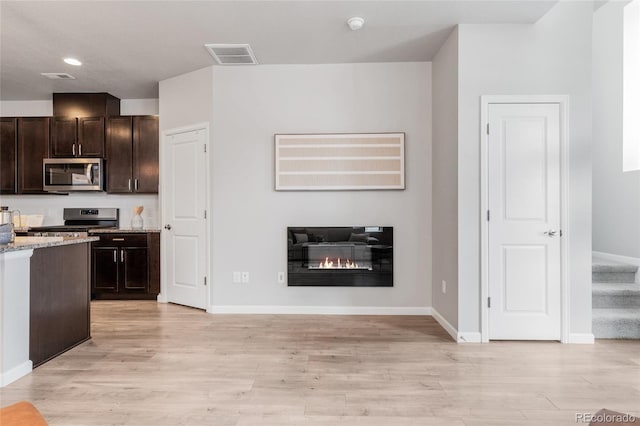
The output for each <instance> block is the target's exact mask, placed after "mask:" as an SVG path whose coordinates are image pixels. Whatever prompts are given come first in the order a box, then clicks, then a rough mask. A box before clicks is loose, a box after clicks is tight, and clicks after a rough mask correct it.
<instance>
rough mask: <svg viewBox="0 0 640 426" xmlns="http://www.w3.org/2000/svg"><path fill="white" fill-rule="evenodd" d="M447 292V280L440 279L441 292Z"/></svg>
mask: <svg viewBox="0 0 640 426" xmlns="http://www.w3.org/2000/svg"><path fill="white" fill-rule="evenodd" d="M446 292H447V282H446V281H445V280H442V294H446Z"/></svg>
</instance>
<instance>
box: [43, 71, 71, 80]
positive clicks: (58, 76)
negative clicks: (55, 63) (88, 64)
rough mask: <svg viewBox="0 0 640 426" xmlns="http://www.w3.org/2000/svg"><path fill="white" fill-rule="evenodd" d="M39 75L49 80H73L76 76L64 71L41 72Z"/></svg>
mask: <svg viewBox="0 0 640 426" xmlns="http://www.w3.org/2000/svg"><path fill="white" fill-rule="evenodd" d="M40 75H41V76H43V77H47V78H50V79H51V80H75V79H76V78H75V77H74V76H72V75H71V74H68V73H66V72H42V73H40Z"/></svg>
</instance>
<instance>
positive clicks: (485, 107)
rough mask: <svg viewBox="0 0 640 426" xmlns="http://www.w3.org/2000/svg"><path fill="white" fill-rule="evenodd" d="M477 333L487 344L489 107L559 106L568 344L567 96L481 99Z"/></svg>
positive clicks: (563, 323)
mask: <svg viewBox="0 0 640 426" xmlns="http://www.w3.org/2000/svg"><path fill="white" fill-rule="evenodd" d="M480 104H481V106H480V213H481V226H480V333H481V339H482V342H483V343H487V342H489V307H488V306H487V300H488V297H489V221H488V220H487V217H486V214H487V213H486V212H487V210H489V170H488V168H489V149H488V142H489V135H488V134H487V125H488V123H489V105H490V104H558V105H559V107H560V229H562V234H563V236H562V238H561V239H560V245H561V247H560V253H561V254H560V257H561V259H560V268H561V271H562V272H561V277H560V287H561V296H560V297H561V301H560V309H561V310H562V312H561V314H560V318H561V342H562V343H568V342H569V308H570V304H569V236H570V235H571V234H570V232H569V143H570V140H569V96H567V95H488V96H487V95H485V96H481V97H480Z"/></svg>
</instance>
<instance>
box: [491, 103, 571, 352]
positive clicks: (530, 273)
mask: <svg viewBox="0 0 640 426" xmlns="http://www.w3.org/2000/svg"><path fill="white" fill-rule="evenodd" d="M488 119H489V136H488V161H489V163H488V185H489V187H488V191H489V192H488V195H489V214H490V218H489V225H488V226H489V233H488V250H489V252H488V255H489V256H488V267H489V269H488V274H489V297H490V308H489V338H490V339H508V340H560V338H561V326H562V324H561V295H562V292H561V290H562V289H561V283H562V257H561V256H562V253H561V235H562V232H561V229H560V225H561V220H560V218H561V175H560V160H561V156H560V153H561V146H560V106H559V105H558V104H552V103H550V104H490V105H489V108H488Z"/></svg>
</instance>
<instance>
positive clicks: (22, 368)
mask: <svg viewBox="0 0 640 426" xmlns="http://www.w3.org/2000/svg"><path fill="white" fill-rule="evenodd" d="M32 370H33V362H31V361H30V360H29V361H25V362H23V363H22V364H20V365H18V366H17V367H14V368H12V369H11V370H9V371H7V372H5V373H0V388H2V387H5V386H7V385H8V384H10V383H13V382H15V381H16V380H18V379H20V378H21V377H24V376H26V375H27V374H29V373H31V371H32Z"/></svg>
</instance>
